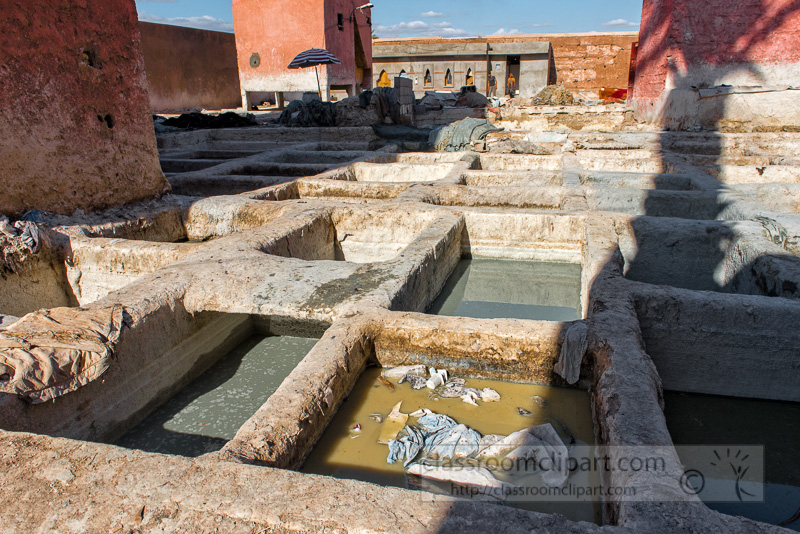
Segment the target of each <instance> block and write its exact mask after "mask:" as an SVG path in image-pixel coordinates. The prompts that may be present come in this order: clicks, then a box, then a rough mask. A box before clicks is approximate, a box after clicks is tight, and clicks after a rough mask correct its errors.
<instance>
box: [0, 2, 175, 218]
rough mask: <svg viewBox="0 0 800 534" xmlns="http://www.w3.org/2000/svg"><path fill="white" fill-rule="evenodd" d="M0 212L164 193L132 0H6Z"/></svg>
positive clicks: (0, 36) (0, 19) (93, 205)
mask: <svg viewBox="0 0 800 534" xmlns="http://www.w3.org/2000/svg"><path fill="white" fill-rule="evenodd" d="M0 132H2V134H3V141H2V143H0V181H1V183H2V193H0V213H3V214H8V215H14V214H19V213H22V212H24V211H26V210H28V209H40V210H47V211H53V212H57V213H65V214H71V213H72V212H74V211H75V210H76V209H77V208H80V209H83V210H95V209H100V208H107V207H110V206H116V205H120V204H123V203H126V202H132V201H136V200H141V199H145V198H149V197H154V196H156V195H159V194H161V193H163V192H164V191H165V190H167V189H168V188H169V186H168V184H167V181H166V179H165V178H164V175H163V174H162V172H161V169H160V167H159V162H158V152H157V150H156V140H155V134H154V131H153V121H152V118H151V113H150V105H149V102H148V98H147V83H146V80H145V73H144V63H143V60H142V55H141V51H140V48H139V28H138V24H137V15H136V8H135V6H134V2H133V0H19V1H11V0H4V1H3V2H2V7H1V8H0Z"/></svg>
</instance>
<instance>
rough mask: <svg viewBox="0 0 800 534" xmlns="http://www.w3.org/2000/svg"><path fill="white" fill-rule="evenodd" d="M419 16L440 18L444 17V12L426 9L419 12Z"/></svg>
mask: <svg viewBox="0 0 800 534" xmlns="http://www.w3.org/2000/svg"><path fill="white" fill-rule="evenodd" d="M419 16H420V17H425V18H429V19H440V18H442V17H446V16H447V15H445V14H444V13H438V12H436V11H426V12H425V13H420V15H419Z"/></svg>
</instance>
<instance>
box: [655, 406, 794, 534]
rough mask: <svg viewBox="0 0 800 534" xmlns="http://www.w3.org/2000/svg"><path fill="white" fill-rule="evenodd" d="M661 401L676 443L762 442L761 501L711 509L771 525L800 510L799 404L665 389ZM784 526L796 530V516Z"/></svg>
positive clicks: (714, 504)
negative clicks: (762, 480)
mask: <svg viewBox="0 0 800 534" xmlns="http://www.w3.org/2000/svg"><path fill="white" fill-rule="evenodd" d="M664 405H665V406H664V414H665V416H666V418H667V427H668V428H669V432H670V434H671V435H672V440H673V442H674V443H675V445H763V446H764V468H765V475H766V481H765V484H764V502H754V503H741V502H720V503H714V502H710V503H707V505H708V507H709V508H711V509H713V510H716V511H718V512H721V513H724V514H730V515H738V516H743V517H747V518H749V519H753V520H755V521H763V522H765V523H770V524H773V525H776V524H778V523H780V522H781V521H785V520H787V519H789V518H791V517H792V516H793V515H794V514H795V513H796V512H797V511H798V509H800V449H798V444H799V443H800V403H793V402H777V401H765V400H753V399H738V398H732V397H717V396H711V395H699V394H692V393H676V392H665V394H664ZM679 450H680V449H679ZM700 497H701V498H702V492H701V494H700ZM785 526H786V528H790V529H793V530H796V531H800V520H798V521H795V522H793V523H791V524H788V525H785Z"/></svg>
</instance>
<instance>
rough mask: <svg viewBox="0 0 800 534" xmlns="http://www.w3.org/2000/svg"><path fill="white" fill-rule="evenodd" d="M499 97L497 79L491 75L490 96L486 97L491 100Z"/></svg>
mask: <svg viewBox="0 0 800 534" xmlns="http://www.w3.org/2000/svg"><path fill="white" fill-rule="evenodd" d="M496 95H497V78H495V77H494V74H489V94H488V95H486V96H488V97H489V98H494V97H495V96H496Z"/></svg>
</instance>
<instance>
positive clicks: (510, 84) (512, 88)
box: [506, 72, 517, 98]
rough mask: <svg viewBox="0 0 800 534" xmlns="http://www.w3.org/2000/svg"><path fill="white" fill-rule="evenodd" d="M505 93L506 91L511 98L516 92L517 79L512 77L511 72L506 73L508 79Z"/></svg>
mask: <svg viewBox="0 0 800 534" xmlns="http://www.w3.org/2000/svg"><path fill="white" fill-rule="evenodd" d="M506 93H508V95H509V96H510V97H512V98H513V97H514V96H516V94H517V79H516V78H515V77H514V73H513V72H511V73H509V74H508V81H506Z"/></svg>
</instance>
